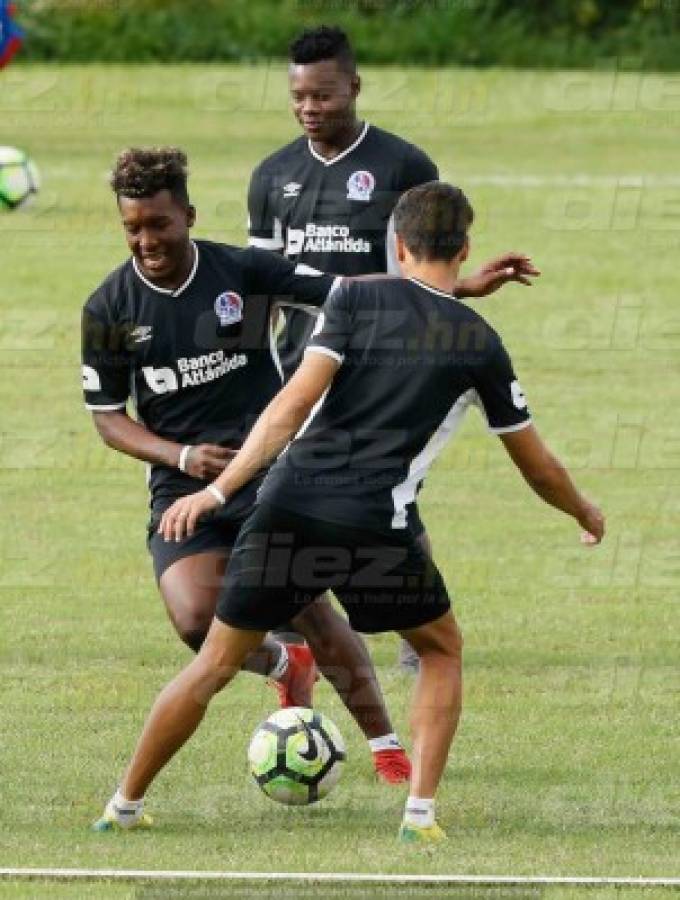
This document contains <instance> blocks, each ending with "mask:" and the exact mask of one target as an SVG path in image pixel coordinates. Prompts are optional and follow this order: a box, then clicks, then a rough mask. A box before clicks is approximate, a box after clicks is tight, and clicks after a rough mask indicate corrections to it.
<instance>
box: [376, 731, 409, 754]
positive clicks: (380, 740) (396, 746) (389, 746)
mask: <svg viewBox="0 0 680 900" xmlns="http://www.w3.org/2000/svg"><path fill="white" fill-rule="evenodd" d="M368 746H369V747H370V748H371V753H377V752H378V751H379V750H401V749H402V746H401V744H400V743H399V738H398V737H397V736H396V734H395V733H394V732H393V731H390V733H389V734H383V736H382V737H377V738H369V739H368Z"/></svg>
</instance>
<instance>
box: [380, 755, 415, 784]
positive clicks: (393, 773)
mask: <svg viewBox="0 0 680 900" xmlns="http://www.w3.org/2000/svg"><path fill="white" fill-rule="evenodd" d="M373 768H374V769H375V774H376V775H377V777H378V781H382V782H383V783H384V784H405V783H406V782H408V781H409V780H410V778H411V760H410V759H409V758H408V756H407V755H406V751H405V750H404V749H403V748H402V747H399V748H398V749H396V750H376V751H375V752H374V754H373Z"/></svg>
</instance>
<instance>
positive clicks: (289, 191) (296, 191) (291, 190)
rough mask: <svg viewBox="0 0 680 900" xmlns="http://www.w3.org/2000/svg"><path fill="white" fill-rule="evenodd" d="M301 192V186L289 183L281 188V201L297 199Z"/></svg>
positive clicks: (293, 182) (292, 182)
mask: <svg viewBox="0 0 680 900" xmlns="http://www.w3.org/2000/svg"><path fill="white" fill-rule="evenodd" d="M301 190H302V185H301V184H298V183H297V181H289V182H288V184H284V186H283V199H284V200H292V199H293V198H294V197H299V196H300V191H301Z"/></svg>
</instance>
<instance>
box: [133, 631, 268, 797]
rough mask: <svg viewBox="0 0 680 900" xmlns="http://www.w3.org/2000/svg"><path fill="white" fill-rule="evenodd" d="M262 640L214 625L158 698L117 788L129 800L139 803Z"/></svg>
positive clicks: (257, 635)
mask: <svg viewBox="0 0 680 900" xmlns="http://www.w3.org/2000/svg"><path fill="white" fill-rule="evenodd" d="M263 638H264V632H261V631H242V630H240V629H236V628H231V627H230V626H229V625H224V624H223V623H222V622H220V621H219V620H218V619H215V620H214V621H213V624H212V625H211V627H210V630H209V632H208V635H207V637H206V639H205V641H204V643H203V646H202V647H201V649H200V651H199V653H198V655H197V656H196V657H195V658H194V659H193V660H192V661H191V662H190V663H189V665H188V666H187V667H186V668H185V669H184V670H183V671H182V672H180V673H179V675H177V676H176V678H174V679H173V680H172V681H171V682H170V684H168V685H167V687H165V688H164V689H163V690H162V691H161V693H160V694H159V695H158V698H157V699H156V702H155V703H154V705H153V707H152V708H151V712H150V713H149V717H148V719H147V720H146V724H145V725H144V729H143V731H142V734H141V737H140V738H139V742H138V744H137V747H136V749H135V752H134V754H133V757H132V759H131V761H130V764H129V766H128V768H127V771H126V772H125V775H124V777H123V780H122V781H121V784H120V792H121V794H122V795H123V796H124V797H126V798H127V799H128V800H139V799H141V798H142V797H143V796H144V794H145V792H146V790H147V788H148V786H149V785H150V784H151V782H152V781H153V779H154V778H155V777H156V775H157V774H158V772H160V770H161V769H162V768H163V766H165V764H166V763H167V762H168V761H169V760H170V759H171V758H172V757H173V756H174V755H175V753H176V752H177V751H178V750H179V749H180V747H182V746H183V745H184V744H185V743H186V742H187V741H188V739H189V738H190V737H191V735H192V734H193V733H194V731H195V730H196V729H197V728H198V726H199V724H200V723H201V720H202V719H203V716H204V715H205V712H206V709H207V707H208V704H209V703H210V701H211V700H212V698H213V697H214V695H215V694H216V693H218V691H220V690H222V688H223V687H225V685H227V684H228V683H229V682H230V681H231V680H232V678H233V677H234V676H235V675H236V674H237V673H238V671H239V670H240V669H241V667H242V665H243V662H244V660H245V658H246V656H247V655H248V654H249V653H251V652H252V651H253V650H256V649H257V647H258V646H259V645H260V643H261V642H262V640H263Z"/></svg>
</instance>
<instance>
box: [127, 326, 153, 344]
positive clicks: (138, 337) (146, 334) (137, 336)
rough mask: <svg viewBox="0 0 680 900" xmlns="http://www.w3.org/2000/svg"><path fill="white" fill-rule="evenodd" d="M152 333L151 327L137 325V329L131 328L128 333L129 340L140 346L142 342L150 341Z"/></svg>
mask: <svg viewBox="0 0 680 900" xmlns="http://www.w3.org/2000/svg"><path fill="white" fill-rule="evenodd" d="M152 332H153V326H152V325H137V327H136V328H133V329H132V331H131V332H130V340H132V341H134V342H135V344H142V343H143V342H144V341H150V340H151V338H152V337H153V334H152Z"/></svg>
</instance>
